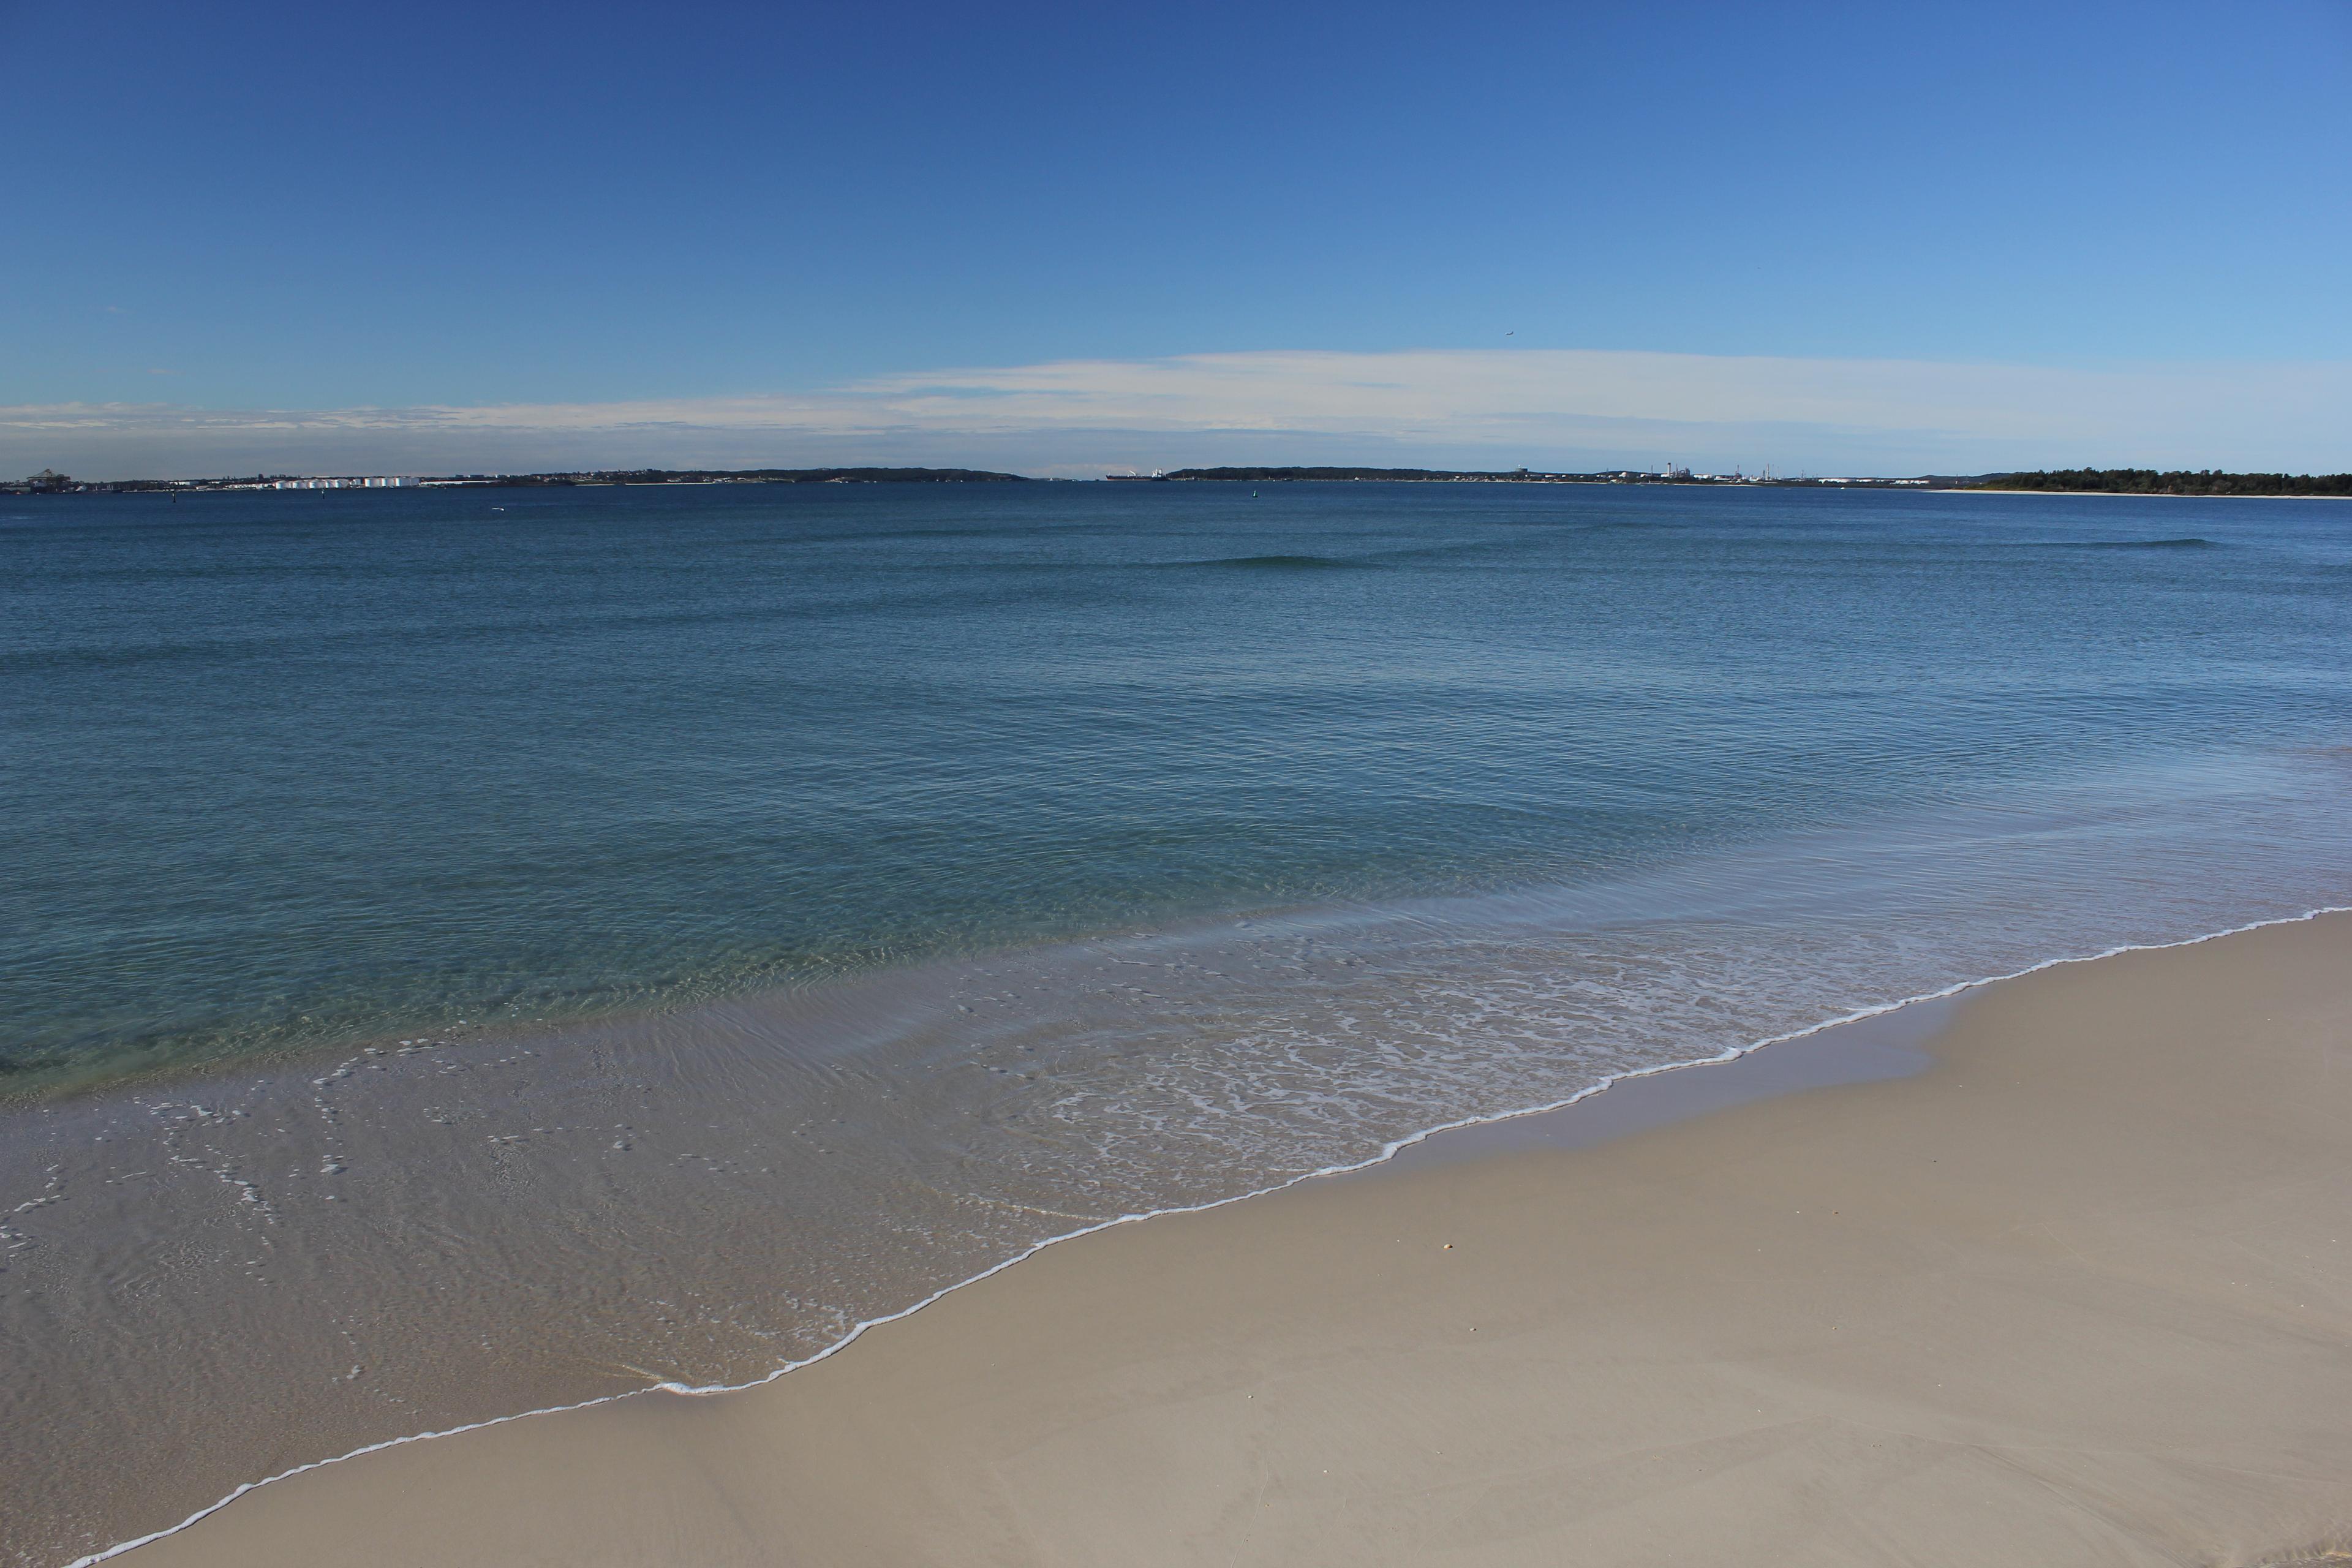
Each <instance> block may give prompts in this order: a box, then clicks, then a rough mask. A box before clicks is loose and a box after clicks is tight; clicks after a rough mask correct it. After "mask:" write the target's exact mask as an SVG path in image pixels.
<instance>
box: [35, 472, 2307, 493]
mask: <svg viewBox="0 0 2352 1568" xmlns="http://www.w3.org/2000/svg"><path fill="white" fill-rule="evenodd" d="M1064 482H1068V481H1065V480H1062V479H1034V478H1032V477H1031V476H1028V475H1025V474H1009V473H999V472H993V471H991V470H988V469H982V468H598V469H567V470H562V471H549V472H543V473H530V474H439V475H414V474H396V475H394V474H373V475H362V474H341V475H316V474H254V475H248V476H236V477H224V478H214V479H72V478H69V477H68V476H67V475H64V474H60V473H57V472H55V471H53V470H49V469H44V470H42V471H41V472H40V473H38V474H35V475H33V476H32V477H31V478H30V479H22V480H17V481H14V482H7V483H0V495H8V496H34V495H171V496H180V495H207V494H220V493H226V492H236V493H244V494H257V493H261V492H264V491H269V492H278V491H289V490H291V491H298V492H310V491H322V490H325V491H336V492H341V491H347V490H369V491H373V490H415V489H616V488H634V487H643V486H668V485H772V484H835V485H852V484H1059V483H1064ZM1077 482H1082V483H1083V482H1089V481H1077ZM1091 482H1095V483H1104V482H1108V483H1118V484H1136V483H1142V484H1171V483H1172V484H1251V485H1263V484H1297V483H1306V484H1520V485H1686V486H1695V487H1697V488H1699V489H1725V488H1730V489H1801V490H1869V491H1886V490H1913V491H1917V492H1920V493H1922V494H1931V495H1957V494H1962V493H1966V494H1974V495H2108V496H2170V497H2177V498H2180V499H2184V500H2230V499H2235V498H2249V499H2257V500H2352V473H2347V474H2268V473H2245V474H2236V473H2222V472H2221V471H2219V470H2216V469H2205V470H2191V469H2180V470H2175V471H2170V472H2159V471H2158V470H2156V469H2152V468H2068V469H2057V470H2042V471H2035V472H2027V471H2024V470H2010V471H2006V472H2000V473H1989V474H1919V475H1913V476H1909V477H1902V478H1897V477H1888V476H1878V475H1859V474H1857V475H1845V476H1830V477H1826V478H1819V479H1816V478H1813V477H1811V476H1810V475H1803V476H1799V477H1796V478H1789V477H1786V476H1782V475H1776V474H1774V473H1772V472H1771V471H1770V469H1769V468H1767V469H1766V470H1765V471H1764V472H1763V473H1760V474H1746V473H1739V472H1733V473H1728V474H1708V473H1694V472H1692V471H1691V470H1689V469H1687V468H1676V467H1672V466H1670V467H1668V468H1664V469H1660V470H1646V469H1635V468H1617V469H1601V470H1595V471H1589V472H1565V471H1539V470H1536V469H1529V468H1512V469H1507V470H1506V469H1492V468H1485V469H1481V468H1338V467H1285V468H1264V467H1250V468H1178V469H1175V470H1173V471H1170V472H1155V473H1151V474H1148V475H1147V474H1105V475H1103V476H1102V479H1100V480H1096V481H1091Z"/></svg>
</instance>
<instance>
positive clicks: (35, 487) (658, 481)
mask: <svg viewBox="0 0 2352 1568" xmlns="http://www.w3.org/2000/svg"><path fill="white" fill-rule="evenodd" d="M1028 482H1029V480H1028V479H1027V477H1026V476H1025V475H1022V474H994V473H989V472H987V471H986V470H984V469H980V468H598V469H593V470H591V469H582V470H576V471H569V472H563V473H545V474H444V475H437V476H431V477H419V476H416V475H414V474H331V475H320V474H249V475H246V476H243V477H240V478H235V479H72V478H69V477H68V476H67V475H64V474H60V473H58V472H57V471H56V470H54V469H51V468H44V469H42V470H41V471H40V472H39V473H37V474H35V475H34V476H33V477H32V478H30V479H20V480H17V481H16V482H15V483H13V484H11V483H6V482H0V494H14V495H28V494H29V495H67V494H89V493H93V492H95V493H99V494H121V493H142V492H153V491H157V490H168V491H171V492H173V493H174V494H184V493H186V492H189V491H200V490H394V489H438V488H446V487H449V486H455V485H502V486H550V487H559V488H560V487H564V486H580V485H872V484H1025V483H1028Z"/></svg>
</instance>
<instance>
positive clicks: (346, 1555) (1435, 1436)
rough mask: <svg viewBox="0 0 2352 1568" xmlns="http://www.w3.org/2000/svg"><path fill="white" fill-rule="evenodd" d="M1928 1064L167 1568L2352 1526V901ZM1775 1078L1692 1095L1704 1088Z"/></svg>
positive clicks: (1427, 1194) (1098, 1271) (1752, 1545)
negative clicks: (2346, 908)
mask: <svg viewBox="0 0 2352 1568" xmlns="http://www.w3.org/2000/svg"><path fill="white" fill-rule="evenodd" d="M1871 1049H1872V1050H1874V1051H1875V1052H1877V1053H1878V1055H1879V1057H1881V1058H1883V1056H1884V1053H1885V1049H1886V1047H1885V1044H1884V1042H1883V1041H1882V1042H1879V1043H1878V1044H1876V1045H1874V1046H1873V1047H1871ZM1929 1050H1930V1056H1931V1062H1930V1065H1929V1066H1928V1067H1927V1069H1926V1070H1925V1071H1923V1072H1920V1073H1918V1074H1917V1075H1916V1076H1911V1077H1905V1078H1897V1079H1881V1080H1880V1081H1874V1082H1868V1083H1848V1084H1843V1085H1837V1086H1833V1087H1826V1088H1815V1089H1804V1090H1802V1091H1800V1092H1792V1093H1786V1094H1780V1095H1779V1096H1777V1097H1775V1098H1769V1099H1764V1100H1751V1101H1749V1102H1748V1103H1745V1104H1738V1105H1735V1106H1732V1107H1731V1108H1729V1109H1723V1110H1714V1111H1712V1112H1709V1113H1706V1114H1696V1115H1691V1116H1686V1117H1685V1118H1684V1119H1681V1120H1677V1121H1670V1122H1668V1123H1666V1124H1665V1125H1662V1126H1653V1127H1650V1128H1648V1129H1647V1130H1645V1131H1630V1132H1623V1133H1622V1135H1620V1136H1614V1137H1611V1138H1607V1139H1605V1140H1604V1141H1601V1142H1590V1141H1589V1138H1588V1137H1587V1134H1589V1133H1591V1131H1592V1130H1593V1129H1592V1123H1591V1118H1592V1117H1594V1116H1596V1115H1598V1114H1600V1113H1601V1112H1600V1110H1599V1108H1601V1107H1602V1106H1605V1105H1606V1104H1607V1103H1608V1101H1609V1100H1610V1099H1611V1096H1608V1095H1603V1096H1601V1097H1600V1098H1599V1099H1598V1100H1591V1101H1588V1102H1586V1103H1585V1104H1584V1105H1583V1106H1580V1107H1576V1108H1572V1109H1570V1110H1567V1111H1563V1112H1559V1113H1556V1115H1555V1116H1554V1117H1553V1118H1551V1119H1549V1125H1548V1126H1544V1127H1538V1126H1535V1125H1534V1124H1533V1123H1529V1124H1524V1125H1523V1131H1524V1133H1525V1134H1526V1135H1523V1136H1520V1137H1518V1138H1517V1139H1516V1140H1514V1141H1513V1142H1512V1143H1511V1144H1510V1145H1509V1146H1507V1147H1497V1146H1496V1145H1494V1144H1493V1143H1492V1142H1488V1143H1486V1144H1485V1145H1481V1146H1473V1144H1472V1143H1471V1142H1464V1143H1462V1144H1461V1145H1459V1146H1457V1147H1456V1148H1454V1149H1453V1150H1450V1151H1449V1150H1448V1149H1447V1147H1446V1140H1445V1138H1443V1137H1441V1138H1439V1139H1436V1140H1433V1141H1432V1142H1430V1143H1428V1144H1425V1145H1423V1146H1422V1147H1421V1148H1420V1149H1419V1150H1417V1151H1412V1152H1407V1153H1406V1154H1405V1155H1403V1156H1402V1157H1401V1158H1400V1159H1399V1160H1398V1161H1397V1162H1395V1163H1392V1164H1391V1165H1389V1166H1387V1167H1384V1168H1382V1169H1381V1171H1380V1172H1379V1173H1376V1174H1365V1175H1358V1176H1351V1177H1346V1178H1340V1179H1337V1180H1326V1181H1316V1182H1310V1183H1307V1184H1303V1185H1301V1186H1297V1187H1294V1188H1291V1189H1289V1190H1287V1191H1286V1192H1283V1193H1280V1194H1275V1195H1272V1196H1268V1197H1264V1198H1257V1199H1252V1200H1249V1201H1246V1202H1244V1203H1241V1204H1237V1205H1229V1206H1226V1207H1223V1208H1219V1209H1215V1210H1213V1211H1208V1212H1204V1213H1200V1214H1192V1215H1172V1216H1167V1217H1163V1218H1159V1219H1154V1220H1152V1221H1150V1222H1149V1223H1146V1224H1141V1225H1127V1226H1116V1227H1113V1228H1111V1229H1109V1230H1106V1231H1103V1232H1100V1233H1097V1234H1096V1235H1093V1236H1089V1237H1084V1238H1082V1239H1080V1240H1077V1241H1074V1242H1071V1243H1069V1244H1066V1245H1064V1246H1060V1247H1052V1248H1049V1249H1047V1250H1046V1251H1045V1252H1044V1253H1042V1254H1040V1255H1038V1256H1037V1257H1035V1258H1031V1259H1029V1260H1028V1261H1026V1262H1024V1263H1022V1264H1021V1265H1019V1266H1018V1267H1015V1268H1010V1269H1007V1270H1004V1271H1003V1272H1002V1273H999V1274H996V1275H994V1276H992V1277H990V1278H988V1279H983V1280H982V1281H980V1282H978V1283H976V1284H973V1285H971V1286H969V1287H967V1288H965V1289H961V1290H959V1291H957V1292H955V1293H954V1294H953V1295H951V1296H950V1297H949V1298H947V1299H945V1300H942V1301H940V1302H939V1303H938V1304H937V1305H935V1306H933V1307H931V1308H929V1309H928V1310H924V1311H922V1312H919V1313H918V1314H916V1315H914V1316H912V1317H910V1318H908V1319H905V1320H903V1321H898V1322H896V1323H892V1324H889V1325H887V1326H885V1327H882V1328H879V1329H877V1330H876V1331H873V1332H871V1333H869V1334H867V1335H866V1336H865V1337H864V1338H863V1339H861V1340H860V1341H859V1342H857V1343H856V1344H855V1345H853V1346H851V1347H850V1348H849V1349H847V1350H846V1351H845V1352H842V1353H841V1354H839V1355H836V1356H835V1357H832V1358H831V1359H829V1360H826V1361H824V1362H823V1363H819V1364H817V1365H814V1366H811V1367H808V1368H806V1369H804V1370H803V1371H801V1372H798V1373H793V1374H792V1375H791V1376H789V1377H787V1378H784V1379H783V1380H782V1381H781V1382H779V1383H776V1384H772V1385H770V1386H767V1387H763V1388H760V1389H755V1390H751V1391H747V1392H743V1393H739V1394H726V1395H720V1396H717V1397H712V1398H702V1399H697V1398H685V1397H677V1396H671V1395H659V1394H656V1395H646V1396H640V1397H635V1398H631V1399H627V1400H623V1401H619V1402H615V1403H613V1404H608V1405H600V1406H596V1407H593V1408H590V1409H585V1410H579V1411H572V1412H567V1413H563V1414H560V1415H549V1416H544V1417H538V1418H533V1419H530V1420H525V1421H519V1422H511V1423H507V1424H504V1425H501V1426H494V1427H490V1428H486V1429H483V1430H480V1431H478V1432H474V1433H470V1434H467V1435H463V1436H455V1437H450V1438H446V1439H443V1440H439V1441H435V1442H428V1443H419V1444H411V1445H407V1446H404V1447H398V1448H394V1449H389V1450H385V1451H383V1452H381V1453H377V1454H373V1455H369V1456H366V1457H364V1458H358V1459H355V1460H352V1461H351V1462H349V1463H344V1464H339V1465H333V1466H330V1467H326V1468H320V1469H317V1470H313V1471H310V1472H307V1473H305V1474H302V1475H299V1476H297V1477H294V1478H292V1479H288V1480H285V1481H282V1482H279V1483H278V1484H275V1485H272V1486H268V1487H266V1488H263V1489H259V1490H257V1491H255V1492H252V1493H250V1494H248V1495H247V1496H246V1497H244V1498H243V1499H241V1500H238V1501H237V1502H236V1503H234V1504H232V1505H230V1506H229V1507H227V1508H226V1509H224V1510H221V1511H219V1512H218V1513H216V1514H214V1515H212V1516H210V1517H209V1518H206V1519H205V1520H204V1521H200V1522H198V1523H196V1524H195V1525H194V1526H192V1527H191V1528H189V1529H187V1530H185V1531H181V1532H180V1533H178V1534H176V1535H173V1536H170V1537H168V1538H165V1539H163V1540H162V1541H159V1542H154V1543H153V1544H151V1545H148V1546H145V1547H142V1548H140V1549H138V1550H137V1551H136V1552H133V1553H132V1554H131V1556H132V1558H133V1560H135V1561H137V1562H138V1563H142V1564H143V1565H145V1568H166V1565H170V1564H190V1565H195V1564H215V1563H219V1564H228V1563H236V1564H274V1563H288V1564H292V1563H317V1562H322V1561H331V1562H335V1563H340V1564H346V1565H365V1564H387V1565H389V1564H411V1563H424V1562H433V1563H556V1562H562V1563H598V1564H603V1563H610V1564H622V1563H631V1564H653V1563H698V1564H738V1563H740V1564H752V1563H762V1564H768V1563H811V1564H816V1563H828V1564H829V1563H947V1562H954V1563H1007V1564H1012V1563H1023V1564H1033V1563H1035V1564H1071V1565H1074V1568H1075V1565H1077V1564H1087V1565H1097V1564H1116V1563H1138V1564H1141V1563H1154V1564H1158V1563H1212V1562H1213V1563H1349V1564H1360V1563H1465V1564H1466V1563H1482V1564H1483V1563H1495V1564H1516V1563H1547V1564H1549V1563H1560V1562H1569V1561H1573V1562H1576V1563H1586V1564H1614V1563H1626V1564H1632V1563H1809V1564H1843V1563H1854V1564H1864V1563H1869V1564H1880V1563H2028V1562H2032V1563H2047V1564H2061V1563H2118V1564H2138V1563H2147V1564H2157V1563H2166V1564H2175V1563H2184V1562H2193V1563H2224V1564H2229V1563H2238V1564H2245V1563H2263V1562H2276V1561H2282V1560H2288V1559H2294V1558H2297V1557H2312V1556H2315V1555H2317V1554H2318V1552H2321V1551H2323V1550H2325V1549H2326V1548H2327V1547H2329V1546H2332V1545H2336V1544H2338V1543H2340V1542H2342V1541H2343V1540H2344V1539H2345V1537H2344V1535H2343V1533H2342V1531H2344V1529H2345V1527H2347V1525H2352V1354H2347V1348H2352V1205H2347V1201H2346V1200H2347V1178H2346V1175H2345V1173H2346V1172H2347V1170H2352V917H2347V916H2344V915H2332V916H2324V917H2321V918H2319V919H2317V920H2315V921H2307V922H2303V923H2297V924H2289V925H2280V926H2272V927H2267V928H2264V929H2262V930H2258V931H2248V932H2243V933H2240V934H2237V935H2233V936H2230V937H2225V938H2221V939H2219V940H2216V941H2213V942H2206V943H2202V944H2199V945H2195V946H2190V947H2184V948H2176V949H2168V950H2164V951H2156V952H2131V953H2126V954H2122V955H2119V956H2116V957H2112V958H2107V959H2102V960H2099V961H2096V962H2094V963H2082V964H2070V965H2063V966H2059V967H2056V968H2053V969H2049V970H2045V971H2043V972H2041V973H2036V974H2033V975H2031V976H2028V977H2026V978H2023V979H2021V980H2016V981H2011V982H2008V983H2004V984H2000V985H1996V986H1994V987H1991V988H1990V989H1988V990H1987V991H1985V992H1983V993H1980V994H1976V995H1975V996H1973V997H1972V998H1971V999H1969V1000H1968V1001H1966V1002H1965V1003H1963V1004H1962V1005H1959V1006H1958V1008H1957V1009H1956V1012H1955V1015H1954V1017H1953V1019H1952V1022H1951V1023H1950V1025H1949V1026H1948V1028H1947V1029H1946V1030H1945V1031H1944V1032H1943V1033H1942V1034H1941V1035H1940V1036H1938V1037H1937V1038H1936V1039H1935V1040H1934V1042H1933V1043H1932V1045H1931V1047H1929ZM1766 1055H1767V1056H1769V1053H1766ZM1763 1059H1764V1058H1750V1061H1751V1063H1753V1062H1760V1061H1761V1060H1763ZM1881 1065H1882V1066H1883V1062H1882V1064H1881ZM1740 1070H1741V1068H1737V1067H1734V1068H1696V1069H1692V1070H1690V1071H1687V1072H1684V1073H1676V1074H1670V1075H1666V1076H1665V1077H1664V1078H1661V1079H1650V1080H1643V1083H1644V1086H1645V1087H1644V1092H1645V1093H1650V1094H1653V1095H1655V1094H1657V1093H1660V1092H1664V1086H1671V1085H1674V1084H1676V1083H1677V1082H1679V1083H1681V1084H1682V1085H1684V1086H1685V1089H1682V1090H1678V1091H1676V1092H1682V1093H1686V1094H1688V1095H1690V1096H1692V1097H1693V1098H1692V1099H1691V1100H1690V1102H1689V1105H1688V1107H1686V1108H1687V1109H1696V1108H1697V1107H1698V1106H1699V1105H1700V1103H1701V1102H1702V1101H1704V1100H1708V1099H1716V1100H1720V1099H1722V1098H1725V1097H1724V1096H1723V1095H1722V1094H1721V1092H1720V1089H1719V1086H1720V1085H1721V1084H1722V1083H1723V1082H1724V1081H1725V1080H1724V1079H1721V1078H1720V1077H1717V1078H1716V1079H1715V1080H1714V1081H1715V1083H1716V1084H1717V1086H1718V1088H1716V1089H1709V1088H1708V1087H1707V1084H1708V1081H1709V1079H1710V1075H1720V1074H1724V1073H1727V1072H1738V1071H1740ZM1748 1070H1751V1071H1752V1070H1754V1068H1752V1067H1751V1068H1749V1069H1748ZM1875 1070H1879V1069H1878V1068H1872V1067H1869V1066H1864V1067H1863V1068H1858V1071H1875ZM1621 1115H1622V1112H1621ZM1579 1118H1582V1119H1583V1120H1582V1121H1578V1120H1577V1119H1579ZM1601 1131H1611V1130H1610V1129H1607V1128H1602V1129H1601ZM1480 1136H1481V1134H1479V1133H1476V1132H1473V1133H1470V1134H1466V1135H1464V1137H1465V1139H1468V1140H1475V1139H1477V1138H1479V1137H1480ZM1487 1136H1489V1137H1490V1138H1491V1135H1487ZM1449 1156H1450V1157H1449Z"/></svg>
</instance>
